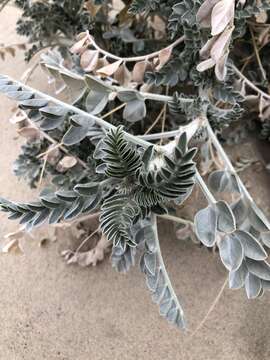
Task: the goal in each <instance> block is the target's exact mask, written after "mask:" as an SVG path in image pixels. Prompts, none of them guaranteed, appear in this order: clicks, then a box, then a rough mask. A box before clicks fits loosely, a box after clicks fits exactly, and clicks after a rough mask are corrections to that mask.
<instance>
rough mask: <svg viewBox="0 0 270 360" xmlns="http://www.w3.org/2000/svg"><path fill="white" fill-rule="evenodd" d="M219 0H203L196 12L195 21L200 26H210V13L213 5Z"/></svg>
mask: <svg viewBox="0 0 270 360" xmlns="http://www.w3.org/2000/svg"><path fill="white" fill-rule="evenodd" d="M219 1H220V0H205V1H204V2H203V4H202V5H201V7H200V8H199V10H198V12H197V22H198V23H199V24H200V26H201V27H202V28H208V27H210V26H211V13H212V10H213V7H214V6H215V5H216V3H218V2H219Z"/></svg>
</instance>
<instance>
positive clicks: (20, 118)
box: [9, 110, 27, 124]
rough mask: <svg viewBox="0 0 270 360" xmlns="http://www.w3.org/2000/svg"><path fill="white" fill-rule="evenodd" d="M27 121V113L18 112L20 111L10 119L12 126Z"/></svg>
mask: <svg viewBox="0 0 270 360" xmlns="http://www.w3.org/2000/svg"><path fill="white" fill-rule="evenodd" d="M25 120H27V115H26V113H25V112H23V111H21V110H18V111H16V113H15V114H14V115H13V116H11V118H10V119H9V122H10V123H11V124H18V123H21V122H22V121H25Z"/></svg>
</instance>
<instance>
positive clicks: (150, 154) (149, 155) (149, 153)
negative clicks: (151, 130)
mask: <svg viewBox="0 0 270 360" xmlns="http://www.w3.org/2000/svg"><path fill="white" fill-rule="evenodd" d="M154 153H155V147H154V146H153V145H150V146H148V148H147V149H146V150H145V151H144V153H143V157H142V162H143V163H144V165H145V167H146V168H147V167H148V165H149V162H150V160H151V159H153V156H154Z"/></svg>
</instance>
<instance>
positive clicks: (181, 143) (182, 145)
mask: <svg viewBox="0 0 270 360" xmlns="http://www.w3.org/2000/svg"><path fill="white" fill-rule="evenodd" d="M176 149H179V150H180V151H181V153H182V156H183V154H185V152H186V151H187V133H186V132H183V133H182V134H181V135H180V137H179V140H178V144H177V146H176V148H175V150H176ZM175 156H176V154H175Z"/></svg>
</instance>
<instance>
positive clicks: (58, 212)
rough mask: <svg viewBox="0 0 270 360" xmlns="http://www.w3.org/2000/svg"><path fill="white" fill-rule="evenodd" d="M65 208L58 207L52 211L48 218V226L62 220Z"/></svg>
mask: <svg viewBox="0 0 270 360" xmlns="http://www.w3.org/2000/svg"><path fill="white" fill-rule="evenodd" d="M65 210H66V208H65V207H64V206H58V207H57V208H55V209H53V210H52V212H51V214H50V217H49V224H56V223H58V222H59V221H60V219H61V218H62V216H63V214H64V212H65Z"/></svg>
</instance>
